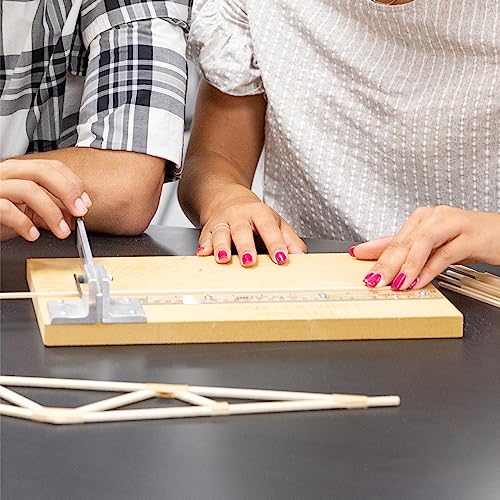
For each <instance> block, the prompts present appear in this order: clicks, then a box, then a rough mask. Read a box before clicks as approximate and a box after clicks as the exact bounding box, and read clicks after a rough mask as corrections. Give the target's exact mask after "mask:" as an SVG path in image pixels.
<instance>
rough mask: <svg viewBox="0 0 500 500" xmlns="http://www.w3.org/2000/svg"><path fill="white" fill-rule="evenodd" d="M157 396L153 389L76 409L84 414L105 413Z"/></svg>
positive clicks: (129, 393)
mask: <svg viewBox="0 0 500 500" xmlns="http://www.w3.org/2000/svg"><path fill="white" fill-rule="evenodd" d="M156 396H157V394H156V391H154V390H153V389H143V390H141V391H132V392H128V393H126V394H121V395H120V396H115V397H113V398H108V399H103V400H102V401H96V402H95V403H90V404H87V405H84V406H79V407H78V408H75V409H76V410H78V411H80V412H83V413H89V412H97V411H105V410H111V409H113V408H120V407H122V406H127V405H131V404H133V403H138V402H139V401H145V400H146V399H151V398H155V397H156Z"/></svg>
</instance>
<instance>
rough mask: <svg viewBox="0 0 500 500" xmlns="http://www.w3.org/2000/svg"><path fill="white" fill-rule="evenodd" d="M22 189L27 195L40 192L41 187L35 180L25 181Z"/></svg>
mask: <svg viewBox="0 0 500 500" xmlns="http://www.w3.org/2000/svg"><path fill="white" fill-rule="evenodd" d="M24 189H25V190H26V192H27V194H29V195H32V196H33V195H38V194H39V193H40V192H41V187H40V186H39V185H38V184H37V183H36V182H35V181H25V184H24Z"/></svg>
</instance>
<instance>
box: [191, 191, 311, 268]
mask: <svg viewBox="0 0 500 500" xmlns="http://www.w3.org/2000/svg"><path fill="white" fill-rule="evenodd" d="M208 213H209V215H208V216H207V217H206V221H203V222H204V224H203V229H202V231H201V234H200V239H199V243H200V248H198V251H197V255H200V256H206V255H212V254H213V255H214V256H215V259H216V261H217V262H218V263H220V264H226V263H228V262H229V261H230V260H231V242H233V243H234V246H235V247H236V250H237V252H238V256H239V260H240V263H241V265H243V266H245V267H250V266H253V265H254V264H255V263H256V257H257V251H256V248H255V239H254V238H255V235H259V236H260V238H261V239H262V241H263V242H264V244H265V246H266V248H267V251H268V252H269V255H270V256H271V258H272V260H273V261H274V262H275V263H276V264H285V263H286V262H287V261H288V254H289V253H291V254H294V253H305V252H307V247H306V245H305V243H304V242H303V241H302V240H301V239H300V238H299V237H298V236H297V234H296V233H295V232H294V231H293V229H292V228H291V227H290V226H289V225H288V224H287V223H286V222H285V221H284V220H283V219H282V218H281V217H280V216H279V215H278V214H277V213H276V212H275V211H274V210H273V209H272V208H270V207H269V206H267V205H266V204H264V203H262V202H261V201H260V199H259V198H258V197H257V196H256V195H255V194H254V193H252V191H250V190H249V189H247V188H245V187H244V186H234V187H232V188H231V192H230V190H229V188H226V189H225V190H224V192H223V193H221V195H220V196H219V199H218V200H214V201H213V202H212V203H211V205H210V209H209V211H208Z"/></svg>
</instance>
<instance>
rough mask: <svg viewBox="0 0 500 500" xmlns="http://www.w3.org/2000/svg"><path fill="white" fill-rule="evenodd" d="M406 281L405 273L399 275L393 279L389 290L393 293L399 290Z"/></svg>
mask: <svg viewBox="0 0 500 500" xmlns="http://www.w3.org/2000/svg"><path fill="white" fill-rule="evenodd" d="M405 279H406V274H405V273H399V274H398V275H397V276H396V278H394V281H393V282H392V285H391V289H392V290H394V291H397V290H399V289H400V288H401V287H402V286H403V283H404V281H405Z"/></svg>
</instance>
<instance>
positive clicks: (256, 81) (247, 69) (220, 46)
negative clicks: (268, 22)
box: [188, 0, 264, 96]
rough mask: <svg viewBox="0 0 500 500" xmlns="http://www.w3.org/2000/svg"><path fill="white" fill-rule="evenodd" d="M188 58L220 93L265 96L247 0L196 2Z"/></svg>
mask: <svg viewBox="0 0 500 500" xmlns="http://www.w3.org/2000/svg"><path fill="white" fill-rule="evenodd" d="M188 57H189V58H190V59H192V60H193V61H194V62H195V63H196V64H197V65H198V68H199V70H200V72H201V75H202V76H203V78H204V79H205V80H207V81H208V83H210V84H211V85H213V86H214V87H216V88H217V89H219V90H220V91H221V92H224V93H226V94H230V95H234V96H246V95H256V94H262V93H263V92H264V88H263V84H262V77H261V73H260V69H259V67H258V64H257V61H256V58H255V54H254V48H253V41H252V36H251V32H250V25H249V21H248V16H247V13H246V8H245V0H195V2H194V5H193V18H192V23H191V31H190V35H189V39H188Z"/></svg>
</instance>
